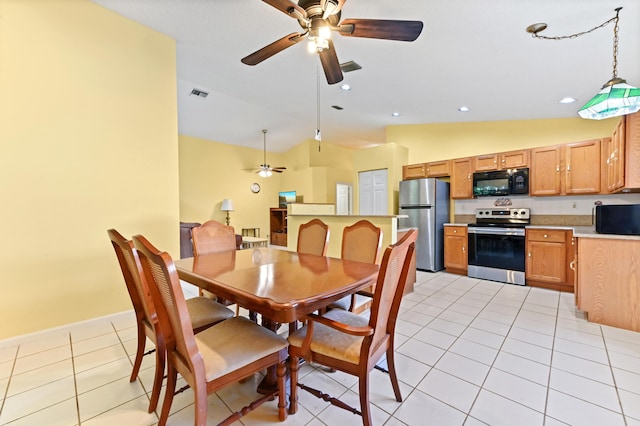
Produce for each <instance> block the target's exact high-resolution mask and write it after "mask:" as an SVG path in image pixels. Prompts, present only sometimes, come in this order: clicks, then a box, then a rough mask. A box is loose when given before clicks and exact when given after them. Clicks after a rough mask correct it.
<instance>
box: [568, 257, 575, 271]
mask: <svg viewBox="0 0 640 426" xmlns="http://www.w3.org/2000/svg"><path fill="white" fill-rule="evenodd" d="M569 269H571V270H572V271H575V270H576V261H575V260H572V261H571V262H569Z"/></svg>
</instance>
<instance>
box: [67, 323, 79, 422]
mask: <svg viewBox="0 0 640 426" xmlns="http://www.w3.org/2000/svg"><path fill="white" fill-rule="evenodd" d="M69 350H70V352H71V371H72V373H73V393H74V395H75V400H76V415H77V416H78V426H80V425H81V424H82V422H81V421H80V398H79V396H78V379H77V378H76V359H75V357H74V356H73V339H72V338H71V333H69Z"/></svg>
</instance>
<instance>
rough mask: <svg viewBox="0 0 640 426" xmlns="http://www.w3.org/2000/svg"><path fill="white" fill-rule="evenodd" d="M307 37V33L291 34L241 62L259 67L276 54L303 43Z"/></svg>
mask: <svg viewBox="0 0 640 426" xmlns="http://www.w3.org/2000/svg"><path fill="white" fill-rule="evenodd" d="M305 35H306V33H291V34H289V35H286V36H284V37H282V38H281V39H280V40H276V41H274V42H273V43H271V44H268V45H266V46H265V47H263V48H262V49H259V50H256V51H255V52H253V53H252V54H250V55H248V56H245V57H244V58H242V59H241V60H240V61H241V62H242V63H243V64H246V65H257V64H259V63H260V62H262V61H264V60H265V59H269V58H270V57H272V56H273V55H275V54H276V53H278V52H281V51H283V50H284V49H286V48H287V47H291V46H293V45H294V44H296V43H299V42H301V41H302V40H304V36H305Z"/></svg>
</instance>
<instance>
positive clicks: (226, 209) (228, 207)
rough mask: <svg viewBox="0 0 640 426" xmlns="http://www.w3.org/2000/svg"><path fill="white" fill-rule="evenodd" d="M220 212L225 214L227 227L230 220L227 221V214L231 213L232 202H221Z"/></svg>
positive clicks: (226, 200) (226, 199) (225, 200)
mask: <svg viewBox="0 0 640 426" xmlns="http://www.w3.org/2000/svg"><path fill="white" fill-rule="evenodd" d="M220 210H222V211H223V212H227V226H229V224H230V223H231V220H230V219H229V212H232V211H233V202H232V201H231V200H229V199H228V198H225V199H224V200H222V207H220Z"/></svg>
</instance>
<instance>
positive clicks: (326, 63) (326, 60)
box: [319, 40, 343, 84]
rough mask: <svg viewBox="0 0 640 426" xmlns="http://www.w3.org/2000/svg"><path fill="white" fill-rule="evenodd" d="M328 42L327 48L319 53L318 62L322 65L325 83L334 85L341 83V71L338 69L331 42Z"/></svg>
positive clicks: (338, 65)
mask: <svg viewBox="0 0 640 426" xmlns="http://www.w3.org/2000/svg"><path fill="white" fill-rule="evenodd" d="M328 41H329V48H328V49H324V50H322V52H320V53H319V55H320V62H321V63H322V69H323V70H324V75H325V77H327V83H329V84H336V83H339V82H341V81H342V78H343V77H342V69H340V62H339V61H338V55H337V54H336V49H335V47H334V46H333V42H332V41H331V40H328Z"/></svg>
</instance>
